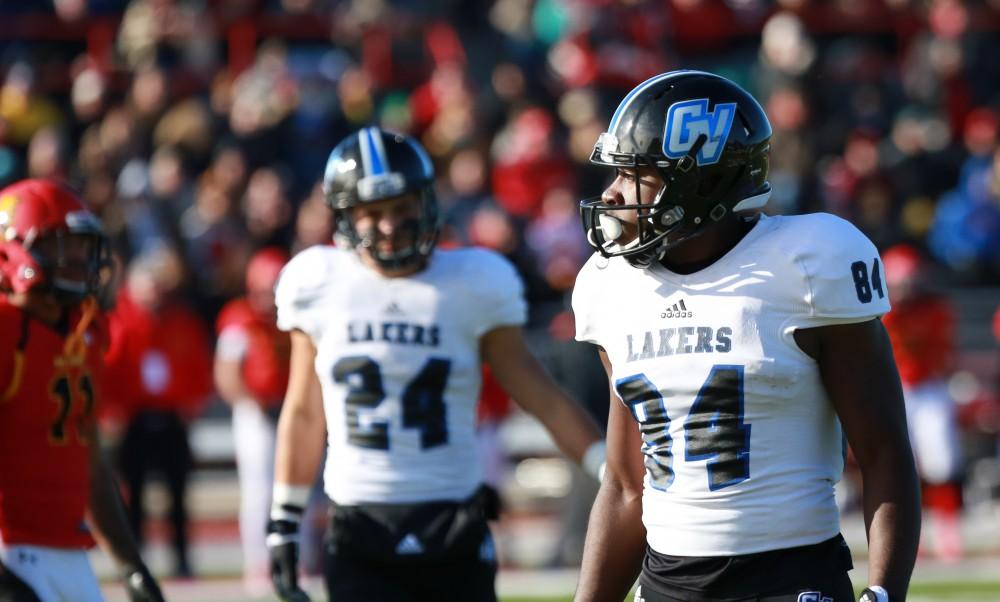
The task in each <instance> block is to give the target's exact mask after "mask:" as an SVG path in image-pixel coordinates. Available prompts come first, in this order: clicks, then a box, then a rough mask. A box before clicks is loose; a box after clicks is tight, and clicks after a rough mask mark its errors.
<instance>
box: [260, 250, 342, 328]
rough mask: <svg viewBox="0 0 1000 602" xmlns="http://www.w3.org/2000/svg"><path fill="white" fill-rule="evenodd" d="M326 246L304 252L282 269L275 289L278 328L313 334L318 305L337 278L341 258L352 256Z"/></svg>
mask: <svg viewBox="0 0 1000 602" xmlns="http://www.w3.org/2000/svg"><path fill="white" fill-rule="evenodd" d="M350 252H351V251H344V250H342V249H337V248H336V247H331V246H327V245H316V246H312V247H309V248H308V249H304V250H303V251H301V252H299V253H298V254H297V255H295V256H294V257H292V259H291V260H289V262H288V263H287V264H286V265H285V267H284V268H283V269H282V270H281V275H280V276H279V277H278V283H277V284H276V285H275V288H274V302H275V305H276V306H277V309H278V328H280V329H281V330H295V329H299V330H303V331H305V332H312V331H313V329H314V328H315V326H316V325H317V324H316V323H315V318H316V317H317V316H316V314H317V311H316V310H317V302H318V301H319V300H320V299H321V297H322V295H323V293H324V292H325V291H326V290H327V288H328V286H329V285H330V284H331V283H332V281H333V279H334V277H335V276H334V272H335V271H336V266H337V265H338V264H339V263H342V260H343V257H342V255H344V254H346V253H350Z"/></svg>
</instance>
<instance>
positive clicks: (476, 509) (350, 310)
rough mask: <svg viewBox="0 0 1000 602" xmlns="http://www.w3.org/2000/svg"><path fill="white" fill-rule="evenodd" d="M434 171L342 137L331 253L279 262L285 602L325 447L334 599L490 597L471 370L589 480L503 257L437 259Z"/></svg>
mask: <svg viewBox="0 0 1000 602" xmlns="http://www.w3.org/2000/svg"><path fill="white" fill-rule="evenodd" d="M433 177H434V174H433V168H432V166H431V162H430V159H429V157H428V156H427V153H426V152H425V151H424V149H423V148H421V147H420V145H419V144H418V143H417V142H416V141H414V140H413V139H412V138H410V137H408V136H404V135H400V134H396V133H393V132H388V131H385V130H381V129H378V128H374V127H370V128H365V129H362V130H360V131H358V132H356V133H355V134H352V135H351V136H349V137H347V138H346V139H345V140H344V141H342V142H341V143H340V144H338V145H337V147H336V148H334V150H333V151H332V153H331V154H330V158H329V160H328V163H327V167H326V173H325V176H324V191H325V194H326V199H327V202H328V203H329V204H330V205H331V207H332V208H333V211H334V219H335V222H336V225H337V234H336V236H335V238H336V243H337V246H336V247H332V246H321V247H313V248H310V249H307V250H305V251H303V252H301V253H300V254H299V255H297V256H296V257H294V258H293V259H292V260H291V262H289V264H288V265H287V266H286V268H285V270H284V271H283V273H282V276H281V278H280V280H279V282H278V285H277V289H276V302H277V306H278V326H279V327H280V328H282V329H284V330H289V331H291V333H292V334H291V338H292V356H291V374H290V379H289V386H288V392H287V394H286V396H285V401H284V405H283V407H282V412H281V416H280V418H279V421H278V435H277V445H276V460H275V481H276V484H275V488H274V492H273V500H274V502H273V506H272V513H271V519H272V520H271V521H270V524H269V527H268V530H269V535H268V547H269V548H270V550H271V557H272V578H273V581H274V583H275V588H276V590H277V591H278V594H279V595H280V596H281V597H282V599H286V600H301V599H306V598H305V594H304V593H303V591H302V590H301V589H300V588H299V587H298V585H297V583H296V568H295V567H296V554H297V550H296V537H297V527H298V521H299V518H300V517H301V514H302V509H303V508H304V507H305V505H306V499H307V496H308V491H309V486H310V484H311V481H312V479H313V476H314V475H315V474H316V470H317V467H318V465H319V463H320V459H321V456H322V453H323V446H324V441H325V444H326V445H327V446H328V447H329V451H328V459H327V464H326V469H325V474H324V488H325V490H326V493H327V494H328V495H329V497H330V499H331V500H332V501H333V504H334V506H335V509H334V513H333V522H332V525H331V529H330V538H329V545H328V550H327V558H326V563H325V570H324V573H325V578H326V584H327V588H328V593H329V597H330V599H331V600H337V601H338V602H343V601H351V600H365V601H367V600H393V601H399V602H405V601H408V600H410V601H414V602H416V601H419V600H436V601H448V600H462V601H463V602H468V601H492V600H495V599H496V594H495V588H494V579H495V574H496V556H495V551H494V548H493V543H492V539H491V536H490V532H489V528H488V526H487V519H490V518H495V516H496V513H497V510H498V509H497V499H496V493H495V492H493V491H492V490H490V489H488V488H486V487H484V486H483V475H482V469H481V464H480V460H479V457H478V449H477V443H476V435H475V416H476V401H477V399H478V395H479V388H480V379H481V364H480V362H481V361H486V362H488V363H489V365H490V368H491V370H492V372H493V374H494V375H495V377H496V378H497V380H498V381H499V382H500V384H501V385H502V386H503V387H504V389H505V390H506V391H507V392H508V393H509V394H510V395H511V397H513V398H514V399H515V400H516V401H517V402H518V403H519V404H520V405H521V407H522V408H524V409H525V410H526V411H528V412H529V413H531V414H533V415H534V416H535V417H536V418H538V419H539V420H540V421H541V423H542V424H543V425H544V426H545V427H546V428H547V429H548V431H549V433H550V434H551V435H552V437H553V439H554V440H555V442H556V444H557V445H558V446H559V448H560V449H561V450H562V451H563V452H565V453H566V454H567V455H568V456H569V457H571V458H572V459H574V460H576V461H578V462H581V463H582V464H583V465H584V467H585V468H588V469H589V471H590V472H591V473H592V474H595V476H596V475H597V474H598V473H599V467H600V465H601V464H602V463H603V458H604V443H603V439H602V437H601V434H600V431H599V430H598V428H597V426H596V425H595V424H594V422H593V421H592V420H590V418H589V417H588V416H587V415H586V413H585V412H584V411H583V410H582V409H580V408H579V407H578V406H577V405H576V404H575V403H573V402H572V401H571V400H570V399H569V398H568V397H567V396H566V394H565V393H563V392H562V391H561V390H560V388H559V387H558V386H557V385H556V384H555V383H554V382H553V381H552V379H551V378H550V377H549V376H548V375H547V373H546V372H545V371H544V369H543V368H542V367H541V365H540V364H539V362H538V361H537V360H536V359H535V358H534V357H533V356H532V355H531V353H530V352H529V351H528V349H527V347H526V345H525V342H524V340H523V336H522V332H521V327H522V325H523V324H524V322H525V316H526V307H525V301H524V297H523V294H522V284H521V281H520V278H519V277H518V275H517V273H516V272H515V271H514V269H513V267H512V266H511V265H510V264H509V263H508V262H507V261H506V260H505V259H504V258H503V257H501V256H500V255H498V254H496V253H493V252H491V251H487V250H482V249H455V250H447V251H445V250H436V249H435V248H434V243H435V238H436V236H437V229H438V210H437V202H436V200H435V196H434V191H433V188H432V185H433Z"/></svg>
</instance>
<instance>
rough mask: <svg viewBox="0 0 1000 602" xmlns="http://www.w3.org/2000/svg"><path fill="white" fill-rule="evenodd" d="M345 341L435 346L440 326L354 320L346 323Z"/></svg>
mask: <svg viewBox="0 0 1000 602" xmlns="http://www.w3.org/2000/svg"><path fill="white" fill-rule="evenodd" d="M347 342H348V343H372V342H380V343H392V344H395V345H410V346H417V347H437V346H439V345H440V344H441V328H440V327H439V326H438V325H437V324H415V323H413V322H404V321H395V320H394V321H378V322H369V321H354V322H348V323H347Z"/></svg>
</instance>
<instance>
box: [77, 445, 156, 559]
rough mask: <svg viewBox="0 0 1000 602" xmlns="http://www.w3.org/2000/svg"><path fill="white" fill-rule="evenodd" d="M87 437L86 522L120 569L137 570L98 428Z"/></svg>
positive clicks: (136, 554)
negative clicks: (88, 453)
mask: <svg viewBox="0 0 1000 602" xmlns="http://www.w3.org/2000/svg"><path fill="white" fill-rule="evenodd" d="M87 430H88V433H89V435H88V436H89V437H90V441H91V444H90V503H89V504H88V505H87V513H86V520H87V524H88V525H89V526H90V530H91V533H92V534H93V536H94V539H95V540H97V543H98V545H100V546H101V549H103V550H104V551H105V553H107V554H108V555H109V556H111V558H112V559H114V561H115V563H117V564H118V566H119V567H122V568H128V569H132V570H134V569H138V568H139V567H141V566H143V562H142V557H141V556H140V555H139V548H138V546H137V545H136V543H135V538H134V537H133V536H132V530H131V529H130V528H129V525H128V520H127V518H126V517H125V509H124V506H123V505H122V500H121V496H120V495H119V494H118V487H117V486H116V485H115V478H114V475H113V474H112V472H111V467H110V466H109V465H108V462H107V460H106V459H105V458H104V453H103V452H102V451H101V449H100V444H99V443H98V439H97V437H98V434H97V429H96V428H94V427H90V428H88V429H87Z"/></svg>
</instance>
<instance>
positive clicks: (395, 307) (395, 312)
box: [382, 301, 403, 316]
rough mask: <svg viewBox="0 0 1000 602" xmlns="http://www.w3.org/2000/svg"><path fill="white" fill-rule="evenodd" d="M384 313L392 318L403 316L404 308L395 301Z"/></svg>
mask: <svg viewBox="0 0 1000 602" xmlns="http://www.w3.org/2000/svg"><path fill="white" fill-rule="evenodd" d="M382 313H384V314H389V315H390V316H401V315H403V308H402V307H400V306H399V304H398V303H396V302H395V301H390V302H389V305H387V306H386V308H385V309H383V310H382Z"/></svg>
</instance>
